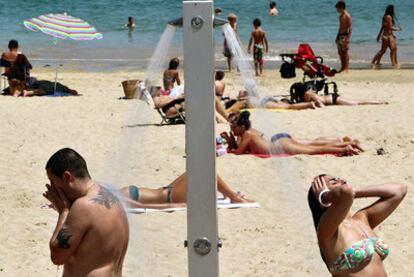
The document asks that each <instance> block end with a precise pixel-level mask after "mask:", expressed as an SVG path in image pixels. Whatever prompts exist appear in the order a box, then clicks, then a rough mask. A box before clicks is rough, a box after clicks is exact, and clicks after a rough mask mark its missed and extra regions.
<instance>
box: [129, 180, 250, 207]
mask: <svg viewBox="0 0 414 277" xmlns="http://www.w3.org/2000/svg"><path fill="white" fill-rule="evenodd" d="M217 189H218V191H219V192H221V193H222V194H223V196H224V197H226V198H229V199H230V201H231V203H248V202H251V201H250V200H247V199H246V198H245V196H244V195H242V194H240V193H238V192H236V191H234V190H232V189H231V188H230V186H229V185H227V184H226V183H225V182H224V181H223V179H221V178H220V177H219V176H217ZM121 193H122V194H123V195H124V196H125V198H126V200H127V204H128V205H129V206H130V207H131V208H147V209H167V208H178V207H185V206H186V203H187V174H186V173H183V174H182V175H181V176H179V177H178V178H176V179H175V180H174V181H173V182H172V183H171V184H169V185H168V186H165V187H161V188H158V189H150V188H145V187H137V186H135V185H131V186H128V187H124V188H122V189H121Z"/></svg>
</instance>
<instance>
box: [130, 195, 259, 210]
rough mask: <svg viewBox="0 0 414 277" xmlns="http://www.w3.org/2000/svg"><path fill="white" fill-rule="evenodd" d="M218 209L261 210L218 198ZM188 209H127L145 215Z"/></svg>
mask: <svg viewBox="0 0 414 277" xmlns="http://www.w3.org/2000/svg"><path fill="white" fill-rule="evenodd" d="M217 208H218V209H239V208H260V205H259V203H257V202H253V203H231V202H230V199H229V198H224V197H217ZM186 209H187V208H185V207H183V208H168V209H144V208H135V209H127V212H129V213H133V214H143V213H152V212H177V211H185V210H186Z"/></svg>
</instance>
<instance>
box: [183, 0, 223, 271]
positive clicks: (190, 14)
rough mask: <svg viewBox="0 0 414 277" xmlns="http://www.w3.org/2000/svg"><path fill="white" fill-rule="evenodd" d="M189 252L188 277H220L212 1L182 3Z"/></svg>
mask: <svg viewBox="0 0 414 277" xmlns="http://www.w3.org/2000/svg"><path fill="white" fill-rule="evenodd" d="M183 15H184V16H183V29H184V30H183V32H184V61H185V66H184V75H185V92H186V96H185V97H186V99H185V102H186V137H185V138H186V154H187V178H188V189H187V203H188V210H187V246H188V274H189V276H191V277H215V276H219V264H218V261H219V260H218V234H217V230H218V224H217V198H216V183H217V180H216V148H215V105H214V97H215V95H214V78H213V74H214V38H213V1H211V0H210V1H184V2H183Z"/></svg>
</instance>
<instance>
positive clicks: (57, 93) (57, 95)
mask: <svg viewBox="0 0 414 277" xmlns="http://www.w3.org/2000/svg"><path fill="white" fill-rule="evenodd" d="M45 96H48V97H63V96H72V94H70V93H66V92H61V91H56V92H55V93H53V94H49V95H45Z"/></svg>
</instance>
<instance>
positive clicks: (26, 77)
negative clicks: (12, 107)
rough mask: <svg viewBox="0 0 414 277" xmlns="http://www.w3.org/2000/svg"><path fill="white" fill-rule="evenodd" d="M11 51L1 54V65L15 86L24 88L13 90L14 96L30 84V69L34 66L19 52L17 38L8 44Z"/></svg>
mask: <svg viewBox="0 0 414 277" xmlns="http://www.w3.org/2000/svg"><path fill="white" fill-rule="evenodd" d="M8 48H9V51H8V52H5V53H3V54H2V55H1V59H0V65H1V66H2V67H4V68H5V72H4V75H5V76H6V77H7V79H8V81H9V85H10V82H12V84H13V85H14V87H17V86H18V87H21V88H22V89H19V90H13V91H12V95H13V96H19V95H20V93H21V92H22V90H23V89H25V88H26V86H27V85H29V84H30V80H31V79H30V70H31V69H32V68H33V67H32V64H31V63H30V62H29V60H28V59H27V57H26V56H25V55H24V54H22V53H21V52H19V43H18V41H17V40H10V41H9V45H8Z"/></svg>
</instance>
